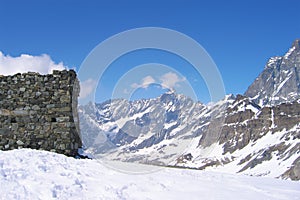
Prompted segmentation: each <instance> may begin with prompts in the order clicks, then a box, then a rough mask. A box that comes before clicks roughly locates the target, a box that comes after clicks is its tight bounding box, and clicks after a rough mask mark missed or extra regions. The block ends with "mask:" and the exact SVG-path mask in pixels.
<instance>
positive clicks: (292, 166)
mask: <svg viewBox="0 0 300 200" xmlns="http://www.w3.org/2000/svg"><path fill="white" fill-rule="evenodd" d="M299 46H300V41H299V40H296V41H295V42H294V43H293V45H292V47H291V48H290V49H289V50H288V52H287V53H286V54H285V55H284V56H282V57H281V56H280V57H278V56H277V57H272V58H270V60H269V61H268V63H267V64H266V66H265V68H264V70H263V72H262V73H261V74H260V75H259V76H258V77H257V78H256V79H255V81H254V82H253V84H251V85H250V87H249V88H248V90H247V91H246V92H245V93H244V95H237V96H234V95H227V96H226V97H224V99H223V100H221V101H219V102H217V103H214V104H208V105H205V104H202V103H200V102H194V101H193V100H191V99H190V98H188V97H186V96H184V95H180V94H176V93H174V92H171V91H170V92H167V93H165V94H162V95H161V96H160V97H158V98H154V99H146V100H137V101H127V100H124V99H113V100H109V101H106V102H104V103H101V104H95V105H94V104H88V105H85V106H80V108H79V116H80V123H81V124H80V126H81V134H82V138H83V142H84V144H85V146H86V147H87V148H89V151H93V152H94V154H97V155H100V156H102V157H103V158H106V159H110V160H122V161H127V162H140V163H148V164H155V165H165V166H175V167H187V168H195V169H203V170H214V171H223V172H235V173H243V174H248V175H255V176H270V177H280V178H290V179H292V180H300V116H299V115H300V98H299V97H300V85H299V84H300V79H299V76H300V48H299Z"/></svg>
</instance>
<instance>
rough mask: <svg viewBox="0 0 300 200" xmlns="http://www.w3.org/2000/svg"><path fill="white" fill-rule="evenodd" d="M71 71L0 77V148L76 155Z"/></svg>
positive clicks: (76, 127)
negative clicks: (30, 149) (29, 149)
mask: <svg viewBox="0 0 300 200" xmlns="http://www.w3.org/2000/svg"><path fill="white" fill-rule="evenodd" d="M78 95H79V82H78V79H77V77H76V73H75V71H73V70H70V71H67V70H64V71H53V73H52V74H48V75H40V74H38V73H33V72H29V73H24V74H20V73H19V74H15V75H13V76H0V150H12V149H18V148H32V149H40V150H48V151H52V152H57V153H62V154H65V155H68V156H75V155H77V150H78V148H79V147H81V145H82V143H81V138H80V133H79V125H78V114H77V101H78V100H77V99H78Z"/></svg>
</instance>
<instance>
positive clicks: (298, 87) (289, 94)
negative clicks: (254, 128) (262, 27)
mask: <svg viewBox="0 0 300 200" xmlns="http://www.w3.org/2000/svg"><path fill="white" fill-rule="evenodd" d="M299 46H300V40H295V41H294V43H293V44H292V46H291V48H290V49H289V50H288V52H287V53H286V54H285V55H284V56H276V57H271V58H270V59H269V61H268V63H267V65H266V66H265V69H264V70H263V72H262V73H261V74H260V75H259V76H258V77H257V78H256V79H255V81H254V82H253V84H252V85H250V87H249V88H248V90H247V91H246V92H245V96H248V97H250V98H251V99H252V100H253V101H254V102H255V103H257V104H259V105H260V106H266V105H277V104H280V103H283V102H293V101H295V100H297V99H299V97H300V79H299V77H300V47H299Z"/></svg>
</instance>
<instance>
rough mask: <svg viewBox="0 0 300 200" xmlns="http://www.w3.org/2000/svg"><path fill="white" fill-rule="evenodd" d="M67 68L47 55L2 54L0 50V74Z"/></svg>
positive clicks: (44, 71) (46, 71)
mask: <svg viewBox="0 0 300 200" xmlns="http://www.w3.org/2000/svg"><path fill="white" fill-rule="evenodd" d="M63 69H67V67H66V66H64V64H63V63H62V62H60V63H58V64H56V63H55V62H54V61H53V60H52V59H51V57H50V56H49V55H47V54H43V55H40V56H32V55H28V54H22V55H20V56H19V57H11V56H9V55H4V54H3V53H2V52H1V51H0V74H2V75H13V74H16V73H25V72H39V73H40V74H48V73H52V71H53V70H63Z"/></svg>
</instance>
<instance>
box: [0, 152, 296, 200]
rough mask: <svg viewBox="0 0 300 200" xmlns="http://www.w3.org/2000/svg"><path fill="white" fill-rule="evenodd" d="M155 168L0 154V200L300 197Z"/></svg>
mask: <svg viewBox="0 0 300 200" xmlns="http://www.w3.org/2000/svg"><path fill="white" fill-rule="evenodd" d="M132 167H135V166H134V165H132ZM156 168H157V171H156V172H153V173H147V174H139V175H133V174H128V173H121V172H117V171H114V170H112V169H109V168H106V167H104V166H103V165H102V164H101V163H100V162H99V161H96V160H76V159H74V158H70V157H66V156H64V155H59V154H55V153H51V152H45V151H37V150H29V149H22V150H13V151H6V152H2V151H0V185H1V187H0V194H1V195H0V199H22V200H26V199H30V200H35V199H105V200H107V199H231V200H234V199H244V200H247V199H249V200H253V199H272V200H274V199H280V200H284V199H289V200H292V199H300V183H299V182H293V181H286V180H278V179H272V178H262V177H260V178H259V177H248V176H241V175H232V174H222V173H216V172H204V171H197V170H188V169H171V168H159V167H156Z"/></svg>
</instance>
